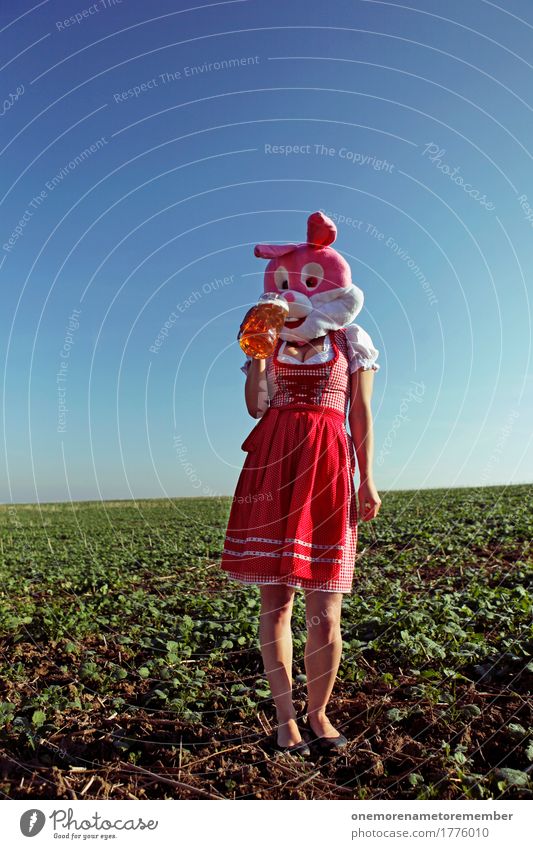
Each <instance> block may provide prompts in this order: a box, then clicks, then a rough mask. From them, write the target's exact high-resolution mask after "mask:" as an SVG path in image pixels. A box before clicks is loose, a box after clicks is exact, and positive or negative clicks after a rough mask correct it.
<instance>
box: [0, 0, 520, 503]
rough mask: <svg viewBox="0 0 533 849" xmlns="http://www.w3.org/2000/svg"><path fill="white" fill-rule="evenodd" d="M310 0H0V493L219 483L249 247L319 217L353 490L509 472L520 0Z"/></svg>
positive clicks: (226, 488) (515, 466) (235, 413)
mask: <svg viewBox="0 0 533 849" xmlns="http://www.w3.org/2000/svg"><path fill="white" fill-rule="evenodd" d="M177 6H178V9H177ZM321 7H322V8H324V7H323V5H322V4H309V3H305V2H302V0H295V2H294V0H293V1H292V2H291V3H287V2H278V0H274V2H269V3H262V2H260V0H244V1H243V2H227V3H210V4H202V3H194V4H192V3H191V4H190V6H187V5H186V4H185V3H180V4H176V3H175V2H174V3H173V2H154V3H150V4H146V3H141V2H132V0H122V2H120V3H119V2H112V0H108V2H102V0H100V2H97V3H93V4H91V3H88V2H83V0H81V2H75V3H67V2H54V1H53V0H48V2H41V3H38V4H35V5H33V6H32V4H31V3H28V2H25V0H23V2H14V0H4V2H3V3H2V6H1V12H0V16H1V18H0V29H1V32H0V38H1V39H2V45H3V50H2V55H3V57H5V58H4V67H3V69H2V87H3V92H4V104H3V110H2V113H3V114H2V123H1V130H2V135H1V150H2V159H1V161H2V166H3V167H2V169H1V181H2V211H3V215H2V240H1V250H0V262H1V266H0V279H1V284H2V293H3V309H2V311H1V314H0V345H1V357H2V363H3V366H4V368H3V381H2V396H3V414H2V429H3V445H4V448H5V451H3V452H2V454H3V455H5V456H3V460H2V467H1V472H0V475H1V492H0V500H2V501H4V502H7V501H15V502H26V501H60V500H69V499H74V500H78V499H80V500H82V499H93V498H105V499H110V498H131V497H134V498H146V497H166V496H168V497H174V496H199V495H200V496H201V495H219V494H224V495H231V494H232V493H233V491H234V487H235V483H236V481H237V477H238V474H239V471H240V469H241V467H242V463H243V461H244V458H245V455H244V453H243V452H242V451H241V449H240V445H241V443H242V441H243V439H244V437H245V436H246V434H247V433H248V432H249V431H250V430H251V428H252V427H253V426H254V420H253V419H251V418H250V416H249V415H248V413H247V411H246V407H245V404H244V375H243V373H242V372H241V371H240V369H239V367H240V366H241V365H242V363H243V361H244V355H243V354H242V352H241V350H240V348H239V346H238V343H237V341H236V334H237V331H238V327H239V324H240V321H241V319H242V316H243V315H244V313H245V312H246V310H247V309H248V308H249V307H250V306H251V305H252V304H253V303H254V302H255V300H256V298H257V296H258V295H259V294H260V292H261V291H262V275H263V270H264V266H265V262H264V260H258V259H255V258H254V256H253V246H254V245H255V244H256V243H257V242H267V241H272V242H286V241H302V240H303V239H304V236H305V223H306V218H307V216H308V215H309V213H311V212H313V211H315V210H317V209H323V210H324V211H325V212H326V213H327V214H329V215H331V216H332V217H333V218H334V219H335V220H336V221H337V222H338V239H337V242H336V244H335V247H336V248H337V249H338V250H339V251H341V253H343V255H344V256H345V257H346V258H347V259H348V261H349V262H350V265H351V267H352V272H353V279H354V282H355V283H357V285H358V286H360V287H361V288H362V289H363V291H364V293H365V305H364V307H363V310H362V312H361V313H360V314H359V316H358V317H357V319H356V321H357V323H359V324H361V325H362V326H363V327H364V328H365V329H366V330H367V331H368V332H369V333H370V335H371V337H372V340H373V342H374V344H375V346H376V347H377V348H378V349H379V352H380V355H379V362H380V365H381V369H380V371H379V372H377V373H376V377H375V390H374V399H373V410H374V421H375V461H374V472H375V478H376V483H377V486H378V489H379V490H380V491H386V490H390V489H420V488H426V487H457V486H463V485H469V486H477V485H484V484H499V483H512V482H529V481H531V480H532V477H533V451H532V447H531V421H532V413H533V404H532V392H531V390H532V370H531V303H530V295H531V274H532V272H531V269H532V268H533V248H532V245H533V238H532V237H533V160H532V157H533V152H532V150H531V144H530V141H531V138H532V134H533V133H532V131H533V113H532V108H533V104H532V103H531V95H530V92H531V90H532V83H533V66H532V64H531V62H530V60H531V49H530V47H531V36H532V30H533V9H532V8H531V4H530V3H529V2H527V0H511V2H509V3H506V4H505V10H504V9H503V6H502V7H499V6H498V5H497V4H494V3H489V2H483V0H468V2H466V3H465V2H459V0H452V2H449V3H447V4H446V5H445V6H443V4H442V3H438V2H433V0H429V2H422V0H413V3H412V4H411V5H407V4H404V5H402V4H397V3H394V2H387V3H384V2H359V1H358V0H352V2H344V0H341V2H334V3H330V4H328V6H327V15H325V14H324V13H323V12H321ZM6 63H7V64H6ZM173 313H175V314H176V315H177V319H176V320H174V321H173V323H171V322H169V316H171V315H172V314H173ZM165 323H167V327H166V329H165ZM161 333H163V334H165V335H164V336H161V335H160V334H161ZM158 337H159V342H160V343H161V344H156V340H157V339H158Z"/></svg>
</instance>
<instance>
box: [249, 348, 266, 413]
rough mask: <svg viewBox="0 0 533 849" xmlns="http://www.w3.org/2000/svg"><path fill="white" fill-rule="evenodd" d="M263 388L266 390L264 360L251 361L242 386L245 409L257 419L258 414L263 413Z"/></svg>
mask: <svg viewBox="0 0 533 849" xmlns="http://www.w3.org/2000/svg"><path fill="white" fill-rule="evenodd" d="M265 388H266V360H264V359H259V360H256V359H253V360H251V362H250V365H249V367H248V374H247V375H246V383H245V384H244V398H245V401H246V409H247V410H248V412H249V413H250V415H251V416H253V418H254V419H256V418H258V415H259V413H264V412H265V398H264V395H265Z"/></svg>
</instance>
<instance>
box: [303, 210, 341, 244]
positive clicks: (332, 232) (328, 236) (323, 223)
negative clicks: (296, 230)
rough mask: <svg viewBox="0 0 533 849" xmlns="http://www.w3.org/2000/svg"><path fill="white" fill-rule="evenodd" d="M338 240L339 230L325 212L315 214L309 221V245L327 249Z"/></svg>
mask: <svg viewBox="0 0 533 849" xmlns="http://www.w3.org/2000/svg"><path fill="white" fill-rule="evenodd" d="M336 238H337V228H336V226H335V224H334V222H333V221H332V220H331V218H328V217H327V215H324V213H323V212H313V214H312V215H310V216H309V218H308V219H307V243H308V244H309V245H317V246H319V247H322V248H324V247H326V245H331V243H332V242H334V241H335V239H336Z"/></svg>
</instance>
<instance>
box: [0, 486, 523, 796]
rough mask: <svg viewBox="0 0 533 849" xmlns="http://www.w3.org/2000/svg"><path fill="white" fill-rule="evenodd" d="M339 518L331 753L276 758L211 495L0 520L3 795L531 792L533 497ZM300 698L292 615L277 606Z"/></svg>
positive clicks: (249, 593)
mask: <svg viewBox="0 0 533 849" xmlns="http://www.w3.org/2000/svg"><path fill="white" fill-rule="evenodd" d="M380 495H381V498H382V500H383V504H382V507H381V511H380V514H379V517H378V518H377V519H376V520H374V521H372V522H369V523H361V524H360V526H359V544H358V560H357V563H356V572H355V579H354V592H353V594H351V595H347V596H345V599H344V602H343V605H344V608H343V609H344V613H343V622H344V632H343V633H344V641H345V642H344V653H343V659H342V665H341V670H340V674H339V679H338V681H337V684H336V687H335V690H334V693H333V697H332V701H331V712H330V715H331V717H332V720H333V721H334V722H335V723H336V725H337V727H339V728H341V729H342V730H343V732H344V733H345V734H346V736H348V737H349V739H350V741H351V742H350V746H349V749H348V751H347V752H344V753H342V754H340V755H338V756H337V757H336V758H333V759H323V758H322V759H320V758H318V759H316V760H315V759H313V761H312V762H309V761H299V760H298V759H293V758H290V757H289V756H286V755H282V754H279V753H275V752H274V751H273V749H272V745H271V742H270V740H269V735H270V733H271V730H272V728H273V722H274V711H273V704H272V701H271V699H270V693H269V688H268V684H267V682H266V681H265V679H264V677H263V676H262V665H261V657H260V654H259V649H258V641H257V625H258V612H259V592H258V589H257V587H245V586H242V585H240V584H238V583H237V582H233V581H230V580H229V579H228V578H227V577H226V575H225V573H223V572H222V571H221V570H220V569H219V567H218V561H219V557H220V552H221V549H222V544H223V539H224V533H225V529H226V523H227V519H228V516H229V509H230V505H231V499H230V498H215V499H174V500H161V501H159V500H158V501H139V502H129V501H115V502H102V503H100V502H94V503H93V502H83V503H74V504H45V505H40V506H35V505H13V506H7V505H4V506H1V507H0V542H1V549H0V564H1V567H0V569H1V596H0V622H1V626H0V628H1V630H0V648H1V654H0V663H1V669H0V687H1V691H0V745H1V754H0V764H1V770H2V773H1V777H0V791H1V792H2V793H3V794H4V795H5V796H7V797H10V798H26V797H27V798H39V797H41V798H49V799H50V798H60V799H78V798H80V799H104V798H110V799H132V798H136V799H146V798H154V799H164V798H205V797H206V796H209V797H212V798H221V797H223V798H230V799H233V798H242V797H244V798H272V799H278V798H285V799H325V798H328V799H329V798H332V799H350V798H356V799H395V798H404V799H488V798H513V799H525V798H528V799H530V798H533V767H532V765H533V739H532V736H531V732H532V730H533V718H532V713H531V707H532V704H533V698H532V685H533V659H532V655H533V630H532V592H531V590H532V586H533V558H532V546H531V540H532V539H533V487H532V486H529V485H527V486H526V485H522V486H512V487H483V488H477V489H451V490H425V491H419V492H408V491H406V492H398V491H394V492H390V493H383V492H382V493H380ZM293 622H294V626H293V627H294V637H295V669H294V674H295V676H298V681H297V684H296V686H295V698H296V701H297V705H298V707H300V708H302V707H303V704H304V695H305V684H304V678H303V672H304V669H303V658H302V654H303V644H304V638H305V632H304V630H303V629H304V624H305V618H304V608H303V595H302V594H301V593H297V598H296V602H295V608H294V620H293Z"/></svg>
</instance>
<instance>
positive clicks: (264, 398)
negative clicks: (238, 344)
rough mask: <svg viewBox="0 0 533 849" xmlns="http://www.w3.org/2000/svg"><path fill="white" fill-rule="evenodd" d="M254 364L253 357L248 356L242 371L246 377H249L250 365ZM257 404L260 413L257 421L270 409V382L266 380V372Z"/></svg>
mask: <svg viewBox="0 0 533 849" xmlns="http://www.w3.org/2000/svg"><path fill="white" fill-rule="evenodd" d="M251 362H252V357H249V356H248V355H246V360H245V362H244V364H243V365H242V366H241V371H242V372H244V374H245V375H246V376H248V369H249V368H250V363H251ZM257 404H258V408H259V409H258V411H257V416H256V419H260V418H261V416H262V415H263V413H265V412H266V410H267V409H268V405H269V401H268V382H267V378H266V371H264V372H263V373H262V375H261V377H260V380H259V392H258V396H257Z"/></svg>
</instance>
